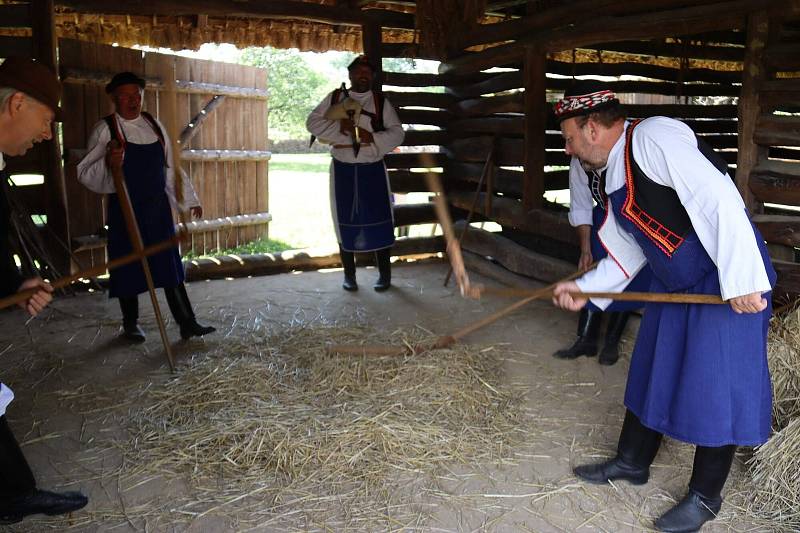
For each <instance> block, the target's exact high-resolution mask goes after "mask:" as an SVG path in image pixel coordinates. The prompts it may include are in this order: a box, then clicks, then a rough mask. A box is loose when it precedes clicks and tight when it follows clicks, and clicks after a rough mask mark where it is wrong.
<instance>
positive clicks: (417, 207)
mask: <svg viewBox="0 0 800 533" xmlns="http://www.w3.org/2000/svg"><path fill="white" fill-rule="evenodd" d="M392 209H393V211H394V225H395V227H400V226H414V225H416V224H432V223H434V222H436V220H437V219H436V211H434V208H433V203H432V202H428V203H424V204H398V205H395V206H394V207H393V208H392Z"/></svg>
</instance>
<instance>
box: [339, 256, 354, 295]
mask: <svg viewBox="0 0 800 533" xmlns="http://www.w3.org/2000/svg"><path fill="white" fill-rule="evenodd" d="M339 257H341V258H342V267H343V268H344V281H343V282H342V288H343V289H344V290H346V291H350V292H353V291H357V290H358V283H356V254H354V253H353V252H348V251H347V250H343V249H342V247H341V245H340V246H339Z"/></svg>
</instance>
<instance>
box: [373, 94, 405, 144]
mask: <svg viewBox="0 0 800 533" xmlns="http://www.w3.org/2000/svg"><path fill="white" fill-rule="evenodd" d="M383 127H384V128H385V129H384V131H379V132H373V134H372V138H373V140H374V141H375V148H376V149H377V151H378V155H380V156H384V155H386V154H388V153H389V152H391V151H392V150H394V149H395V148H397V147H398V146H400V145H401V144H403V139H404V138H405V135H406V134H405V132H404V131H403V124H402V123H401V122H400V117H398V116H397V111H395V109H394V106H392V104H391V102H389V100H388V99H385V100H384V101H383Z"/></svg>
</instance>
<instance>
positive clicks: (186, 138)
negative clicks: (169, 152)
mask: <svg viewBox="0 0 800 533" xmlns="http://www.w3.org/2000/svg"><path fill="white" fill-rule="evenodd" d="M224 101H225V96H222V95H214V96H213V97H212V98H211V100H209V101H208V103H207V104H206V105H205V107H203V109H201V110H200V112H199V113H197V114H196V115H195V116H194V117H193V118H192V120H190V121H189V123H188V124H187V125H186V127H184V128H183V131H182V132H181V136H180V138H179V139H178V144H180V145H181V146H188V145H189V142H191V140H192V139H193V138H194V136H195V135H197V134H198V132H200V128H201V127H202V126H203V122H205V120H206V119H207V118H208V117H209V116H210V115H211V113H212V112H213V111H214V110H215V109H216V108H217V107H218V106H219V105H220V104H222V102H224Z"/></svg>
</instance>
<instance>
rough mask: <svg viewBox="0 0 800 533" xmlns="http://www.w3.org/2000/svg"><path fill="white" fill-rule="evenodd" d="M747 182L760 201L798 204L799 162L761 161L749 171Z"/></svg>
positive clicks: (799, 191) (799, 193) (799, 201)
mask: <svg viewBox="0 0 800 533" xmlns="http://www.w3.org/2000/svg"><path fill="white" fill-rule="evenodd" d="M748 184H749V186H750V190H751V191H752V192H753V194H754V195H755V197H756V199H758V200H759V201H761V202H765V203H771V204H785V205H800V163H787V162H783V161H770V160H764V161H761V162H759V164H758V165H757V166H755V167H754V168H753V169H752V170H751V171H750V179H749V181H748Z"/></svg>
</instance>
